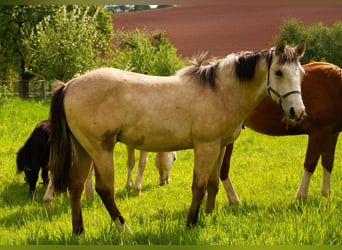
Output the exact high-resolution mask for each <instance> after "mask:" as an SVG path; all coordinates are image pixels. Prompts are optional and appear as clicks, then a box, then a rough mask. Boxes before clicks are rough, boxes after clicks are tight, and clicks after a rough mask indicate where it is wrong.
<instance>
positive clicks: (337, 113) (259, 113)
mask: <svg viewBox="0 0 342 250" xmlns="http://www.w3.org/2000/svg"><path fill="white" fill-rule="evenodd" d="M303 68H304V70H305V75H304V79H303V83H302V96H303V101H304V104H305V108H306V113H307V115H306V117H305V118H304V119H303V120H302V121H301V122H296V123H294V122H289V121H288V120H286V119H285V120H284V119H283V113H282V110H281V108H280V107H279V105H277V104H275V103H274V102H272V101H271V100H270V98H268V97H266V98H265V99H264V100H263V101H262V102H261V103H260V104H259V105H258V106H257V107H256V108H255V109H254V110H253V111H252V112H251V113H250V114H249V115H248V116H247V118H246V120H245V122H244V125H245V126H247V127H249V128H251V129H252V130H254V131H256V132H259V133H262V134H266V135H272V136H284V135H301V134H307V135H308V137H309V140H308V146H307V150H306V156H305V161H304V173H303V177H302V181H301V183H300V185H299V188H298V191H297V198H298V199H306V198H307V195H308V188H309V183H310V178H311V176H312V174H313V172H314V171H315V169H316V166H317V163H318V160H319V158H320V157H321V163H322V166H323V181H322V188H321V195H322V196H327V195H328V194H329V192H330V177H331V171H332V168H333V164H334V157H335V147H336V143H337V138H338V135H339V133H340V131H342V112H341V111H342V70H341V68H340V67H338V66H336V65H333V64H330V63H325V62H313V63H309V64H306V65H303ZM232 151H233V143H232V144H230V145H228V146H227V148H226V153H225V156H224V160H223V163H222V167H221V181H222V182H225V181H226V180H227V179H228V178H229V168H230V159H231V155H232ZM234 193H235V191H234V188H233V187H231V188H230V191H227V196H228V200H229V203H231V204H234V203H237V204H238V203H240V201H239V199H236V197H237V195H236V194H234ZM231 197H233V198H231Z"/></svg>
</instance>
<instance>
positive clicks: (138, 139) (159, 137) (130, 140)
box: [118, 131, 193, 152]
mask: <svg viewBox="0 0 342 250" xmlns="http://www.w3.org/2000/svg"><path fill="white" fill-rule="evenodd" d="M118 141H120V142H122V143H124V144H126V145H130V146H133V147H135V148H136V149H140V150H144V151H149V152H160V151H176V150H183V149H190V148H193V142H192V138H191V137H190V135H188V136H181V135H180V134H179V133H176V134H169V133H165V134H154V133H153V134H151V133H143V132H142V131H140V132H139V131H135V132H132V133H120V134H119V136H118Z"/></svg>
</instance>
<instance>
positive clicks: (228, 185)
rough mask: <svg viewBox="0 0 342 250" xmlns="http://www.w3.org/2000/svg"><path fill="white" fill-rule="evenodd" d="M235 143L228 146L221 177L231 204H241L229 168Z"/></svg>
mask: <svg viewBox="0 0 342 250" xmlns="http://www.w3.org/2000/svg"><path fill="white" fill-rule="evenodd" d="M233 147H234V143H231V144H229V145H227V146H226V152H225V154H224V158H223V161H222V165H221V172H220V178H221V182H222V184H223V187H224V190H225V191H226V194H227V197H228V201H229V204H230V205H239V204H240V199H239V197H238V195H237V194H236V192H235V189H234V186H233V183H232V181H231V179H230V176H229V169H230V159H231V157H232V153H233Z"/></svg>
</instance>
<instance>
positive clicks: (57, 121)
mask: <svg viewBox="0 0 342 250" xmlns="http://www.w3.org/2000/svg"><path fill="white" fill-rule="evenodd" d="M65 92H66V89H65V85H62V86H61V87H59V88H58V89H57V90H56V91H55V92H54V94H53V96H52V100H51V107H50V117H49V119H50V124H51V134H50V168H51V169H52V176H53V177H52V183H53V185H54V188H55V192H56V193H65V192H66V191H67V186H68V181H69V171H70V168H71V143H70V130H69V127H68V124H67V121H66V116H65V110H64V96H65Z"/></svg>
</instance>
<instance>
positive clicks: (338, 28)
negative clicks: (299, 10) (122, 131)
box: [275, 19, 342, 67]
mask: <svg viewBox="0 0 342 250" xmlns="http://www.w3.org/2000/svg"><path fill="white" fill-rule="evenodd" d="M283 37H286V38H287V41H288V43H289V44H290V45H292V46H295V45H296V44H297V43H298V42H299V41H300V40H302V39H305V40H306V42H307V48H306V51H305V55H304V58H303V59H302V63H308V62H310V61H326V62H330V63H334V64H336V65H339V66H340V67H341V66H342V22H336V23H335V24H333V25H332V26H331V27H328V26H326V25H324V24H323V23H315V24H312V25H309V26H306V25H304V24H303V23H302V22H300V21H299V20H297V19H289V20H286V21H285V22H284V24H283V25H282V26H281V27H280V33H279V35H278V36H277V37H276V38H275V40H279V39H280V38H283Z"/></svg>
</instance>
